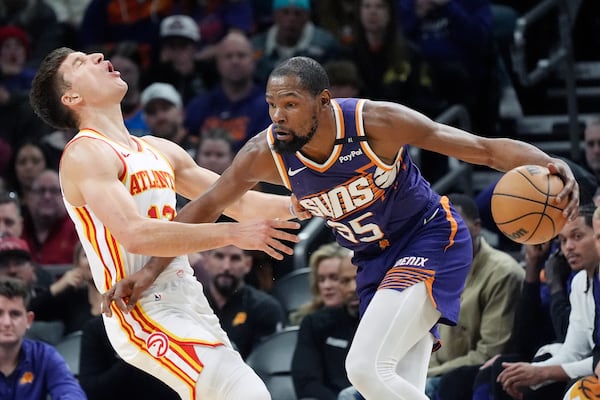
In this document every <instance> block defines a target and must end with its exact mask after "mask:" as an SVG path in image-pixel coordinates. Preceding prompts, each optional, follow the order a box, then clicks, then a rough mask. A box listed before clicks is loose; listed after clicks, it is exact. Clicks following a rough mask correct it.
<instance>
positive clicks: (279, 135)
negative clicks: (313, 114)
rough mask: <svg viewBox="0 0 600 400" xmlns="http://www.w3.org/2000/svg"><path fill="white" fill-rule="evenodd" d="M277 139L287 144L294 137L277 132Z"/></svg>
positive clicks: (287, 133)
mask: <svg viewBox="0 0 600 400" xmlns="http://www.w3.org/2000/svg"><path fill="white" fill-rule="evenodd" d="M275 137H277V140H281V141H284V142H286V141H288V140H290V139H291V137H292V135H291V134H290V133H289V132H284V131H275Z"/></svg>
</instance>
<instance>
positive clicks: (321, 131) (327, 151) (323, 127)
mask: <svg viewBox="0 0 600 400" xmlns="http://www.w3.org/2000/svg"><path fill="white" fill-rule="evenodd" d="M336 132H337V124H336V122H335V116H334V111H333V107H332V106H330V107H329V110H328V111H323V112H322V114H321V115H320V116H319V126H318V128H317V131H316V132H315V135H314V136H313V138H312V139H311V141H310V142H308V143H307V144H306V145H305V146H304V147H302V150H301V152H302V154H303V155H304V156H306V157H308V158H310V159H311V160H313V161H315V162H317V163H324V162H325V161H327V160H328V159H329V156H330V155H331V152H332V151H333V147H334V145H335V139H336Z"/></svg>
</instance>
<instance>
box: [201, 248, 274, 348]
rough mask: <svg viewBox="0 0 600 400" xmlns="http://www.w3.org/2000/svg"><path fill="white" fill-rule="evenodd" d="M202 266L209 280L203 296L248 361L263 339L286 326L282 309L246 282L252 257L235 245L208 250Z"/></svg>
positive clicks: (267, 295)
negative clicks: (255, 347) (248, 357)
mask: <svg viewBox="0 0 600 400" xmlns="http://www.w3.org/2000/svg"><path fill="white" fill-rule="evenodd" d="M203 265H204V269H205V271H206V273H207V278H208V283H207V284H206V285H204V294H205V295H206V298H207V299H208V302H209V304H210V306H211V308H212V309H213V310H214V312H215V314H216V315H217V317H218V318H219V321H221V326H222V327H223V330H225V332H227V336H228V337H229V339H230V340H231V341H232V342H233V344H234V345H235V347H236V349H237V350H238V351H239V353H240V355H241V356H242V358H244V359H245V358H246V357H247V356H248V354H250V352H251V351H252V349H253V348H254V346H256V345H257V344H258V343H259V342H260V341H261V339H263V338H265V337H267V336H268V335H270V334H272V333H274V332H275V331H276V330H277V329H278V328H281V327H282V326H283V324H284V322H285V315H284V312H283V308H282V307H281V304H279V302H278V301H277V300H276V299H275V298H274V297H272V296H271V295H269V294H267V293H265V292H262V291H260V290H258V289H256V288H254V287H252V286H250V285H247V284H245V283H244V277H245V276H246V274H248V272H250V269H251V268H252V258H251V257H250V256H249V255H247V254H246V253H245V251H244V250H242V249H239V248H237V247H235V246H227V247H222V248H219V249H214V250H209V251H207V252H205V258H204V260H203Z"/></svg>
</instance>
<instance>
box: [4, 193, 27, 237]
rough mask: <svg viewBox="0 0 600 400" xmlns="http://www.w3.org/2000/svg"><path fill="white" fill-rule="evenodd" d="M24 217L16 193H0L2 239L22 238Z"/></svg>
mask: <svg viewBox="0 0 600 400" xmlns="http://www.w3.org/2000/svg"><path fill="white" fill-rule="evenodd" d="M22 233H23V217H22V216H21V206H20V203H19V199H18V198H17V196H16V195H15V193H8V192H0V239H2V238H5V237H15V238H18V237H21V234H22Z"/></svg>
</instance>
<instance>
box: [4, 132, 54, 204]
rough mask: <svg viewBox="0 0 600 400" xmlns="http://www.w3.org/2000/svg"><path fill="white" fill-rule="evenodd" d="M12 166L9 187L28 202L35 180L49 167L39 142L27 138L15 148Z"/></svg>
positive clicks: (25, 202) (23, 200)
mask: <svg viewBox="0 0 600 400" xmlns="http://www.w3.org/2000/svg"><path fill="white" fill-rule="evenodd" d="M10 166H11V169H10V172H9V174H8V180H7V183H8V187H9V189H10V190H12V191H13V192H15V193H16V194H17V195H18V196H19V198H20V199H21V201H22V202H23V204H27V202H28V201H29V197H30V194H31V186H32V185H33V181H34V180H35V179H36V178H37V177H38V176H39V175H40V174H41V173H42V172H43V171H44V170H45V169H46V168H48V162H47V160H46V154H45V153H44V150H43V149H42V147H41V146H40V145H39V144H38V143H37V142H34V141H30V140H25V141H24V142H22V143H21V145H20V146H19V147H18V148H17V149H16V150H15V154H14V157H13V158H12V159H11V161H10Z"/></svg>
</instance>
